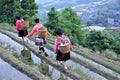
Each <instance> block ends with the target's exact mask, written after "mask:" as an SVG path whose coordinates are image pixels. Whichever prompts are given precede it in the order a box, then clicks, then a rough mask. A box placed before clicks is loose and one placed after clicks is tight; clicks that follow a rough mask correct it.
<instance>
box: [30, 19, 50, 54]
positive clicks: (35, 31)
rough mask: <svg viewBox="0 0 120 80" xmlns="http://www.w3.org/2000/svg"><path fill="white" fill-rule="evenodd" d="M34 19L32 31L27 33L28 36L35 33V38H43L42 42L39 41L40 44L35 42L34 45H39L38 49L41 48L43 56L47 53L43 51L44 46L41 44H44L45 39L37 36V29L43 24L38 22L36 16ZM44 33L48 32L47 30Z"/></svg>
mask: <svg viewBox="0 0 120 80" xmlns="http://www.w3.org/2000/svg"><path fill="white" fill-rule="evenodd" d="M34 21H35V26H34V27H33V29H32V31H31V32H30V33H29V34H28V36H30V37H31V36H32V35H33V34H34V33H35V34H36V40H41V39H43V40H42V41H43V42H42V41H41V42H40V43H41V44H39V45H38V44H36V45H38V46H39V50H40V51H41V50H42V51H43V53H44V54H45V56H48V55H47V53H46V52H45V49H44V47H43V45H44V44H46V40H45V38H40V37H39V36H38V29H39V28H41V27H44V26H43V25H42V24H40V23H39V19H38V18H36V19H35V20H34ZM46 33H47V34H49V32H48V31H46ZM39 53H41V52H39Z"/></svg>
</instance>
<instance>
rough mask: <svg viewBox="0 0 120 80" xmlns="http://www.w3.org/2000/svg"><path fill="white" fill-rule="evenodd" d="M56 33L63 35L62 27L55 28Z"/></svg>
mask: <svg viewBox="0 0 120 80" xmlns="http://www.w3.org/2000/svg"><path fill="white" fill-rule="evenodd" d="M55 34H56V35H58V36H62V34H63V33H62V31H61V29H59V28H58V29H56V30H55Z"/></svg>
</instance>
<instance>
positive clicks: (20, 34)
mask: <svg viewBox="0 0 120 80" xmlns="http://www.w3.org/2000/svg"><path fill="white" fill-rule="evenodd" d="M27 35H28V31H27V30H18V36H19V37H25V36H27Z"/></svg>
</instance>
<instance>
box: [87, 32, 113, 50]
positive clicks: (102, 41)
mask: <svg viewBox="0 0 120 80" xmlns="http://www.w3.org/2000/svg"><path fill="white" fill-rule="evenodd" d="M114 43H115V39H114V37H113V36H112V35H110V34H109V33H108V32H107V31H95V30H93V31H90V33H89V34H88V36H87V38H86V44H87V46H88V47H89V48H91V49H93V50H99V51H102V50H106V49H113V45H114Z"/></svg>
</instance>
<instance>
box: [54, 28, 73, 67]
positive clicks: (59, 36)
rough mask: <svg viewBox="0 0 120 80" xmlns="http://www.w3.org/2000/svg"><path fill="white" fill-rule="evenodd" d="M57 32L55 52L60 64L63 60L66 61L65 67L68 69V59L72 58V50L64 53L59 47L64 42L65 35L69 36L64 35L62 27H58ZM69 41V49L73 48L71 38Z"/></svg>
mask: <svg viewBox="0 0 120 80" xmlns="http://www.w3.org/2000/svg"><path fill="white" fill-rule="evenodd" d="M55 34H56V39H55V43H54V53H55V54H56V60H57V63H58V64H60V63H61V62H64V68H65V69H67V63H66V61H68V60H69V59H70V58H71V57H70V51H68V52H66V53H64V54H63V53H62V52H61V51H60V48H59V45H61V44H62V43H63V37H67V36H65V35H63V33H62V32H61V29H56V30H55ZM68 43H69V45H68V47H69V49H72V44H71V42H70V40H69V42H68Z"/></svg>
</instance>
